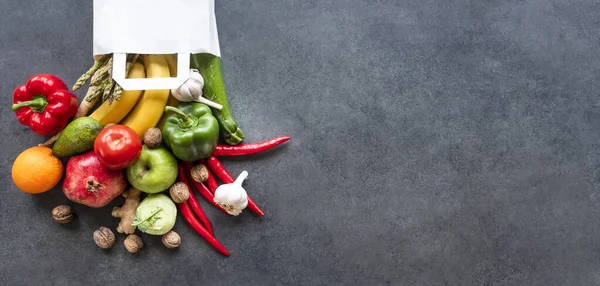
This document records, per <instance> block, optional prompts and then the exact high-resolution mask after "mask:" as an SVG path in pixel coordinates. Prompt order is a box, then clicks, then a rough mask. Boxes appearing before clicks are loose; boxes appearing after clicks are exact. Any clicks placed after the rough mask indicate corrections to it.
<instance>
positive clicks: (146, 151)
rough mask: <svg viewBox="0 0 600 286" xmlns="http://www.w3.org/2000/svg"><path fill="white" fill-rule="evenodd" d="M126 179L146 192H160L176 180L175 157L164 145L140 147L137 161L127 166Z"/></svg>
mask: <svg viewBox="0 0 600 286" xmlns="http://www.w3.org/2000/svg"><path fill="white" fill-rule="evenodd" d="M126 173H127V180H129V183H131V185H132V186H133V187H135V188H136V189H138V190H140V191H142V192H144V193H148V194H155V193H160V192H162V191H164V190H166V189H168V188H169V187H170V186H171V185H173V183H175V180H177V159H175V156H173V154H171V152H170V151H169V150H167V149H166V148H164V147H159V148H156V149H150V148H148V147H147V146H146V145H144V146H143V147H142V153H141V154H140V157H138V159H137V161H135V162H134V163H133V164H131V165H130V166H129V167H127V170H126Z"/></svg>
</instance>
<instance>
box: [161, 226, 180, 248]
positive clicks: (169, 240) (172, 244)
mask: <svg viewBox="0 0 600 286" xmlns="http://www.w3.org/2000/svg"><path fill="white" fill-rule="evenodd" d="M162 243H163V244H164V245H165V246H166V247H168V248H177V247H179V245H180V244H181V237H180V236H179V234H177V233H176V232H174V231H172V230H171V231H169V232H167V233H165V234H163V236H162Z"/></svg>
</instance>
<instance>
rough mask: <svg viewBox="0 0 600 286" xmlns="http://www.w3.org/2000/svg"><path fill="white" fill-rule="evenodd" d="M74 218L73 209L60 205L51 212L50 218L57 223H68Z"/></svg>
mask: <svg viewBox="0 0 600 286" xmlns="http://www.w3.org/2000/svg"><path fill="white" fill-rule="evenodd" d="M74 216H75V212H74V211H73V208H72V207H71V206H68V205H60V206H57V207H55V208H54V209H53V210H52V217H53V218H54V220H55V221H56V222H58V223H69V222H71V220H73V217H74Z"/></svg>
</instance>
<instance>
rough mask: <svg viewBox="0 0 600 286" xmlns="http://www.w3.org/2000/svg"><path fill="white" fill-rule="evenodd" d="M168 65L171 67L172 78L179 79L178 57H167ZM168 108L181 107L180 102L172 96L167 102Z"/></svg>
mask: <svg viewBox="0 0 600 286" xmlns="http://www.w3.org/2000/svg"><path fill="white" fill-rule="evenodd" d="M165 58H166V59H167V65H169V73H170V74H171V77H177V57H176V56H175V55H166V56H165ZM167 105H168V106H177V105H179V100H177V99H176V98H175V97H173V95H172V94H170V95H169V101H167Z"/></svg>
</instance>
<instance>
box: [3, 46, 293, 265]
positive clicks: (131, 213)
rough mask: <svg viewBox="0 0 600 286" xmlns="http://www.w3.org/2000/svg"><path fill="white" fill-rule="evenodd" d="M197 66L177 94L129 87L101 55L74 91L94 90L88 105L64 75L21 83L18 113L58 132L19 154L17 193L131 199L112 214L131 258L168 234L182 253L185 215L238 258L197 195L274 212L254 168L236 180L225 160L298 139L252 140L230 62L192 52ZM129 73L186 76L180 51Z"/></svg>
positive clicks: (102, 242) (135, 64)
mask: <svg viewBox="0 0 600 286" xmlns="http://www.w3.org/2000/svg"><path fill="white" fill-rule="evenodd" d="M190 60H191V65H192V70H191V71H190V76H189V79H188V80H187V81H186V82H185V83H184V84H183V85H182V86H180V87H179V88H176V89H173V90H145V91H144V90H123V88H121V87H120V86H119V84H118V83H116V82H115V81H114V80H113V78H112V74H111V73H112V62H113V58H112V55H111V54H107V55H102V56H98V57H96V58H95V62H94V64H93V65H92V67H91V68H90V69H89V70H88V71H87V72H85V73H84V74H83V75H82V76H81V77H80V78H79V79H78V80H77V81H76V83H75V84H74V86H73V88H72V90H73V91H76V90H78V89H79V88H81V87H83V86H84V85H86V84H88V90H87V93H86V95H85V96H84V98H83V100H82V101H81V103H80V104H79V101H78V99H77V97H76V96H75V95H74V93H72V92H70V91H69V90H68V88H67V85H66V84H65V83H64V82H63V81H62V80H61V79H60V78H58V77H56V76H54V75H50V74H38V75H34V76H32V77H31V78H30V79H29V80H28V81H27V82H26V83H25V84H23V85H21V86H19V87H17V88H16V89H15V91H14V93H13V105H12V110H13V111H15V113H16V116H17V119H18V121H19V122H20V123H21V124H23V125H26V126H28V127H29V128H30V129H31V130H32V131H33V132H35V133H37V134H39V135H45V136H46V135H54V136H53V137H52V138H50V139H49V140H48V141H46V142H45V143H42V144H40V145H39V146H34V147H31V148H28V149H26V150H25V151H23V153H21V154H20V155H19V156H18V157H17V158H16V160H15V162H14V163H13V167H12V178H13V181H14V183H15V185H16V186H17V188H19V189H20V190H21V191H23V192H25V193H28V194H38V193H43V192H47V191H50V190H51V189H53V188H54V187H55V186H56V185H57V184H58V183H59V181H60V180H61V178H64V183H63V185H62V190H63V194H64V195H65V197H66V198H67V199H69V200H70V201H72V202H73V203H77V204H81V205H84V206H87V207H90V208H102V207H105V206H107V205H109V204H110V203H111V202H113V201H114V200H115V199H116V198H118V197H119V196H123V197H124V198H125V201H124V203H123V205H122V206H115V207H113V209H112V212H111V213H110V215H111V216H112V217H114V218H116V219H118V220H119V222H115V226H114V228H115V229H116V231H117V233H121V234H125V235H127V237H126V238H125V239H124V240H123V244H124V247H125V248H126V249H127V250H128V251H129V252H131V253H136V252H139V251H140V250H141V249H142V248H143V246H144V242H143V240H142V236H143V235H156V236H161V241H162V242H163V244H164V245H165V246H166V247H168V248H177V247H178V246H179V245H180V244H181V237H180V236H179V235H178V234H177V233H176V232H174V231H173V230H172V229H173V227H174V226H175V224H176V221H177V214H178V213H179V214H180V215H181V216H182V217H183V219H184V221H185V222H186V224H188V225H189V226H190V227H191V228H192V229H193V230H194V231H195V232H197V233H198V234H199V235H200V236H201V237H202V238H203V239H204V240H206V242H207V243H208V244H209V245H211V246H212V247H213V248H214V249H215V250H217V251H218V252H220V253H221V254H223V255H226V256H229V255H230V253H229V251H228V250H227V249H226V248H225V246H223V245H222V244H221V243H220V242H219V241H218V240H217V239H216V237H215V232H214V228H213V225H212V223H211V221H210V219H209V218H208V216H207V215H206V213H205V212H204V210H203V209H202V207H201V205H200V203H199V201H198V199H197V197H196V193H198V194H200V195H201V196H202V197H203V198H204V199H205V200H206V201H208V202H209V203H210V204H211V205H212V206H214V207H215V208H217V209H219V210H221V211H222V212H223V213H225V214H227V215H231V216H238V215H240V214H242V213H243V211H244V210H245V209H248V210H250V211H251V212H253V213H255V214H257V215H259V216H264V212H263V211H262V210H261V208H260V207H259V206H258V205H257V204H256V203H255V202H254V201H253V200H252V198H251V197H250V196H249V195H248V193H247V192H246V190H245V189H244V188H243V186H242V184H243V182H244V180H245V179H246V178H247V177H248V172H247V171H243V172H242V173H241V174H239V176H238V177H237V178H236V179H234V177H233V176H232V175H231V174H230V173H229V172H228V171H227V169H225V167H224V166H223V164H222V163H221V161H220V160H219V159H218V158H217V157H227V156H244V155H250V154H256V153H260V152H263V151H266V150H269V149H272V148H274V147H276V146H278V145H280V144H282V143H284V142H286V141H288V140H290V137H276V138H273V139H270V140H266V141H263V142H257V143H251V144H245V143H242V141H243V140H244V133H243V132H242V130H241V129H240V128H239V126H238V125H237V122H236V120H235V119H234V117H233V115H232V113H231V110H230V109H229V103H228V100H227V93H226V89H225V83H224V81H223V76H222V74H221V63H220V59H219V58H218V57H215V56H213V55H211V54H192V55H191V59H190ZM126 69H127V77H128V78H161V77H169V76H176V71H177V69H176V60H175V56H174V55H129V56H128V60H127V67H126ZM97 104H98V105H99V106H98V107H96V108H95V106H96V105H97ZM94 108H95V109H94ZM92 110H93V112H92V113H91V114H90V115H88V113H90V111H92ZM62 160H67V164H66V166H63V161H62ZM217 179H218V180H220V181H221V185H219V183H218V182H217ZM107 215H108V214H107ZM52 216H53V218H54V220H55V221H56V222H58V223H61V224H65V223H70V222H71V221H72V220H73V218H75V217H76V216H75V212H74V209H73V207H71V206H69V205H60V206H57V207H56V208H55V209H54V210H53V211H52ZM92 237H93V239H94V242H95V243H96V244H97V245H98V247H100V248H103V249H107V248H112V247H113V246H114V244H115V240H116V236H115V234H114V233H113V231H112V230H111V228H110V227H106V226H99V228H98V229H97V230H96V231H95V232H94V234H93V236H92Z"/></svg>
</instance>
